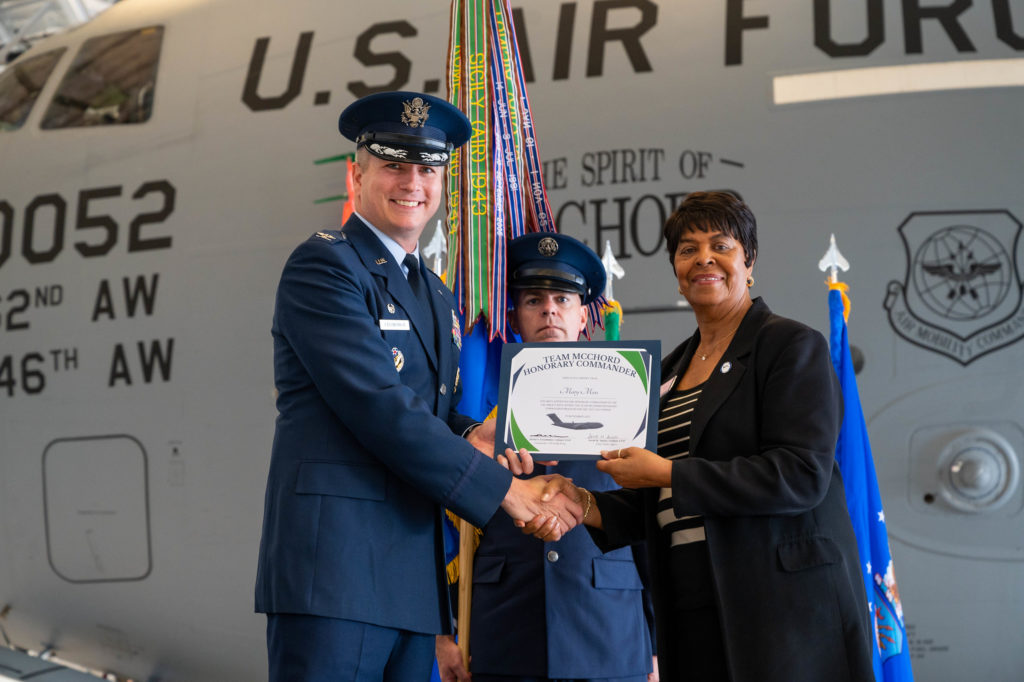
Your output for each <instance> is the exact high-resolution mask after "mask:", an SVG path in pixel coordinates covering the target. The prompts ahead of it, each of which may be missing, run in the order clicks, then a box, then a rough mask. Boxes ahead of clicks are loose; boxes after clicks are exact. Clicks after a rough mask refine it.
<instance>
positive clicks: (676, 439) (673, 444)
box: [658, 384, 705, 547]
mask: <svg viewBox="0 0 1024 682" xmlns="http://www.w3.org/2000/svg"><path fill="white" fill-rule="evenodd" d="M703 387H704V384H699V385H697V386H694V387H693V388H689V389H687V390H685V391H674V392H673V395H672V397H670V398H669V399H668V401H667V402H666V403H665V407H664V409H663V410H662V411H661V415H660V419H658V454H660V455H661V456H662V457H664V458H665V459H679V458H681V457H687V456H689V454H690V418H691V416H692V415H693V409H694V408H695V407H696V406H697V399H698V398H699V397H700V393H701V390H702V389H703ZM658 525H659V526H661V528H662V530H663V531H665V533H666V534H668V535H669V537H670V542H671V545H672V546H673V547H675V546H677V545H686V544H690V543H694V542H704V541H705V536H704V518H703V517H702V516H700V515H695V516H676V514H675V512H674V511H672V488H662V489H661V494H660V496H659V498H658Z"/></svg>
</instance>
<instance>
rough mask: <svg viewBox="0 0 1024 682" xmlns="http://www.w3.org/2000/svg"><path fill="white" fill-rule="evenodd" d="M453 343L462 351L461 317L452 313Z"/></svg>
mask: <svg viewBox="0 0 1024 682" xmlns="http://www.w3.org/2000/svg"><path fill="white" fill-rule="evenodd" d="M452 342H454V343H455V345H456V346H457V347H458V349H459V350H462V327H461V326H460V325H459V316H458V315H456V314H455V311H454V310H453V311H452Z"/></svg>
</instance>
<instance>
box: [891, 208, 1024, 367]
mask: <svg viewBox="0 0 1024 682" xmlns="http://www.w3.org/2000/svg"><path fill="white" fill-rule="evenodd" d="M1021 227H1022V226H1021V223H1020V221H1019V220H1017V218H1015V217H1014V216H1013V215H1012V214H1011V213H1010V212H1009V211H1005V210H991V211H919V212H915V213H911V214H910V216H909V217H907V219H906V220H904V221H903V224H901V225H900V226H899V227H898V228H897V230H898V232H899V235H900V238H901V239H902V240H903V248H904V249H905V251H906V257H907V261H906V262H907V270H906V273H905V274H904V280H903V281H902V282H899V281H892V282H889V286H888V291H887V293H886V297H885V309H886V310H887V311H888V313H889V324H890V325H892V328H893V330H894V331H895V332H896V333H897V334H898V335H899V336H901V337H902V338H903V339H905V340H906V341H908V342H910V343H912V344H914V345H915V346H919V347H921V348H924V349H926V350H930V351H933V352H935V353H939V354H941V355H945V356H947V357H949V358H952V359H953V360H955V361H957V362H959V363H960V364H961V365H964V366H966V365H968V364H970V363H971V362H973V361H974V360H977V359H978V358H980V357H981V356H983V355H986V354H988V353H991V352H993V351H996V350H998V349H1000V348H1002V347H1004V346H1007V345H1009V344H1011V343H1014V342H1015V341H1017V340H1019V339H1020V338H1022V337H1024V296H1022V290H1024V285H1022V284H1021V282H1020V277H1019V274H1018V268H1017V262H1016V245H1017V242H1018V239H1019V237H1020V233H1021Z"/></svg>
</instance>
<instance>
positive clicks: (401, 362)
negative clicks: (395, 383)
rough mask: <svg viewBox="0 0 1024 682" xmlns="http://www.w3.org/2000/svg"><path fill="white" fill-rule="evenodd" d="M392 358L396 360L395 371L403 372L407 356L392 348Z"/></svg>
mask: <svg viewBox="0 0 1024 682" xmlns="http://www.w3.org/2000/svg"><path fill="white" fill-rule="evenodd" d="M391 356H392V357H393V358H394V359H395V370H397V371H399V372H401V371H402V368H403V367H405V356H404V355H402V351H400V350H398V349H397V348H392V349H391Z"/></svg>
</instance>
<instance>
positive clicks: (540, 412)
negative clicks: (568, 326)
mask: <svg viewBox="0 0 1024 682" xmlns="http://www.w3.org/2000/svg"><path fill="white" fill-rule="evenodd" d="M660 357H661V342H660V341H591V342H588V343H510V344H506V345H505V347H504V348H503V349H502V353H501V382H500V386H499V392H498V400H499V402H498V424H497V428H496V429H495V439H496V443H495V446H496V447H495V452H504V451H505V448H512V449H514V450H520V449H523V448H525V449H526V450H527V451H528V452H529V453H530V454H531V455H533V458H534V459H542V460H544V459H553V460H573V459H600V457H601V450H617V449H619V448H626V447H630V446H638V447H642V448H646V449H648V450H655V449H656V448H657V439H658V429H657V424H658V419H657V414H658V391H657V390H653V389H652V387H655V388H657V387H658V385H659V382H660V372H661V367H660ZM652 417H653V424H652V423H651V420H652Z"/></svg>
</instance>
